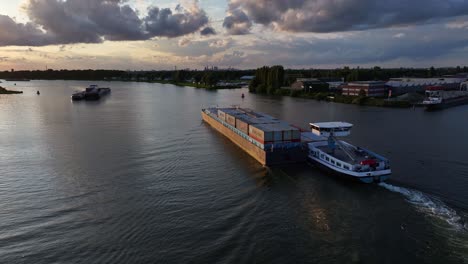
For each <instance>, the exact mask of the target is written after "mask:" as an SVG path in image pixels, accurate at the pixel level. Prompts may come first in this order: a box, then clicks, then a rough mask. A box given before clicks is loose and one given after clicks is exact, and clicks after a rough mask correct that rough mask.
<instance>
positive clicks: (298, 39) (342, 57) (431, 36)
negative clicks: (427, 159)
mask: <svg viewBox="0 0 468 264" xmlns="http://www.w3.org/2000/svg"><path fill="white" fill-rule="evenodd" d="M1 2H2V3H1V4H0V70H6V69H11V68H15V69H44V68H45V67H46V66H47V67H49V68H54V69H62V68H67V69H88V68H91V69H96V68H100V69H135V70H149V69H172V68H173V67H174V66H178V67H180V68H182V67H183V68H186V67H190V68H203V67H204V66H206V65H215V66H218V67H234V68H255V67H258V66H262V65H272V64H283V65H285V66H287V67H299V68H308V67H315V68H327V67H339V66H343V65H348V66H362V67H365V66H374V65H379V66H384V67H420V66H421V67H428V66H431V65H434V66H439V67H440V66H456V65H467V64H468V63H467V61H468V0H467V1H464V0H413V1H399V0H394V1H392V0H333V1H331V0H291V1H284V0H229V1H226V2H224V1H216V0H200V1H193V0H186V1H180V2H179V3H174V2H173V1H157V0H152V1H150V0H133V1H125V0H67V1H65V0H26V1H20V0H14V1H11V0H8V1H7V0H2V1H1Z"/></svg>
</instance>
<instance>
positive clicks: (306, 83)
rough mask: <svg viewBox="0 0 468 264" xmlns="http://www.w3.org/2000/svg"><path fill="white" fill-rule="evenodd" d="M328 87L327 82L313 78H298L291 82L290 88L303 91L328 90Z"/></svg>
mask: <svg viewBox="0 0 468 264" xmlns="http://www.w3.org/2000/svg"><path fill="white" fill-rule="evenodd" d="M328 88H329V84H328V83H326V82H324V81H322V80H320V79H315V78H307V79H306V78H300V79H297V81H296V82H294V83H293V84H291V90H296V91H305V92H326V91H328Z"/></svg>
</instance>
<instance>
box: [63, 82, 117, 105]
mask: <svg viewBox="0 0 468 264" xmlns="http://www.w3.org/2000/svg"><path fill="white" fill-rule="evenodd" d="M110 92H111V89H110V88H101V87H98V86H97V85H90V86H89V87H88V88H86V90H84V91H82V92H77V93H74V94H73V95H72V100H73V101H81V100H87V101H96V100H99V99H101V97H103V96H105V95H107V94H109V93H110Z"/></svg>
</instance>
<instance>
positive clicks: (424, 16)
mask: <svg viewBox="0 0 468 264" xmlns="http://www.w3.org/2000/svg"><path fill="white" fill-rule="evenodd" d="M466 14H468V1H466V0H411V1H406V0H347V1H344V0H290V1H284V0H230V3H229V9H228V14H227V16H226V18H225V20H224V27H225V28H226V29H227V30H228V32H231V33H233V34H235V33H236V31H234V32H232V29H235V28H236V27H237V26H238V25H240V27H241V28H242V29H243V30H242V33H245V32H246V31H248V29H249V27H246V26H245V25H248V23H249V22H250V23H253V22H254V23H257V24H262V25H265V26H269V25H272V26H274V27H276V28H277V29H280V30H285V31H292V32H321V33H323V32H340V31H349V30H366V29H374V28H385V27H391V26H401V25H410V24H422V23H429V22H433V21H436V20H437V19H441V18H447V17H455V16H461V15H466Z"/></svg>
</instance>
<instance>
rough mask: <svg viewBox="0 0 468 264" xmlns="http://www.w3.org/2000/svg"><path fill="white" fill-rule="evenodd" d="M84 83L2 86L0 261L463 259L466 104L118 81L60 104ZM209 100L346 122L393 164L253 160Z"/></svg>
mask: <svg viewBox="0 0 468 264" xmlns="http://www.w3.org/2000/svg"><path fill="white" fill-rule="evenodd" d="M88 84H90V83H89V82H72V81H32V82H21V83H20V82H18V83H17V85H16V86H15V85H14V84H13V83H8V82H4V83H2V84H1V85H2V86H4V87H7V88H11V89H18V90H23V91H24V92H25V93H24V94H23V95H8V96H7V95H1V96H0V230H1V232H0V263H317V262H319V263H337V262H338V263H416V262H418V263H421V262H426V263H466V262H468V225H467V224H466V221H467V219H468V191H467V189H468V158H467V155H466V154H467V150H468V139H467V135H468V122H466V121H467V120H468V106H460V107H456V108H451V109H446V110H444V111H440V112H425V111H423V109H386V108H373V107H358V106H354V105H343V104H334V103H326V102H317V101H312V100H305V99H297V98H290V97H283V98H281V97H267V96H259V95H253V94H248V92H247V91H246V90H243V89H237V90H223V91H206V90H202V89H195V88H184V87H176V86H172V85H161V84H148V83H119V82H111V83H106V82H103V83H99V82H98V83H97V84H99V85H100V86H103V87H105V86H110V87H111V88H112V94H111V95H110V96H109V97H107V98H105V99H104V100H102V101H100V102H76V103H74V102H71V101H70V95H71V93H72V92H73V91H75V90H79V89H83V88H84V87H86V86H87V85H88ZM37 90H39V91H40V92H41V95H39V96H38V95H36V91H37ZM242 93H245V94H246V98H245V99H241V94H242ZM214 105H219V106H230V105H240V106H243V107H249V108H252V109H255V110H257V111H261V112H265V113H268V114H270V115H273V116H276V117H278V118H281V119H284V120H286V121H288V122H290V123H293V124H296V125H298V126H301V127H303V128H306V127H307V124H308V123H309V122H318V121H348V122H351V123H353V124H354V125H355V128H354V130H353V134H352V136H350V137H349V138H348V139H347V140H348V141H349V142H352V143H354V144H356V145H360V146H362V147H366V148H369V149H371V150H374V151H376V152H378V153H380V154H382V155H384V156H386V157H388V158H389V159H390V161H391V163H392V168H393V172H394V173H393V175H392V178H391V180H390V181H389V182H387V183H385V184H381V185H364V184H356V183H354V182H347V181H343V180H341V179H336V178H334V177H331V176H330V175H327V174H325V173H323V172H321V171H318V170H316V169H315V168H314V167H312V166H309V165H307V164H304V165H294V166H285V167H276V168H271V169H267V168H263V167H262V166H260V165H259V164H257V163H256V161H254V160H253V159H252V158H250V157H249V156H248V155H247V154H245V153H244V152H243V151H242V150H240V149H239V148H237V147H236V146H235V145H234V144H233V143H231V142H230V141H229V140H228V139H226V138H225V137H224V136H222V135H221V134H219V133H218V132H216V131H215V130H214V129H212V128H211V127H209V126H208V125H206V124H204V123H203V122H202V121H201V117H200V109H201V108H202V107H209V106H214Z"/></svg>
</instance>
